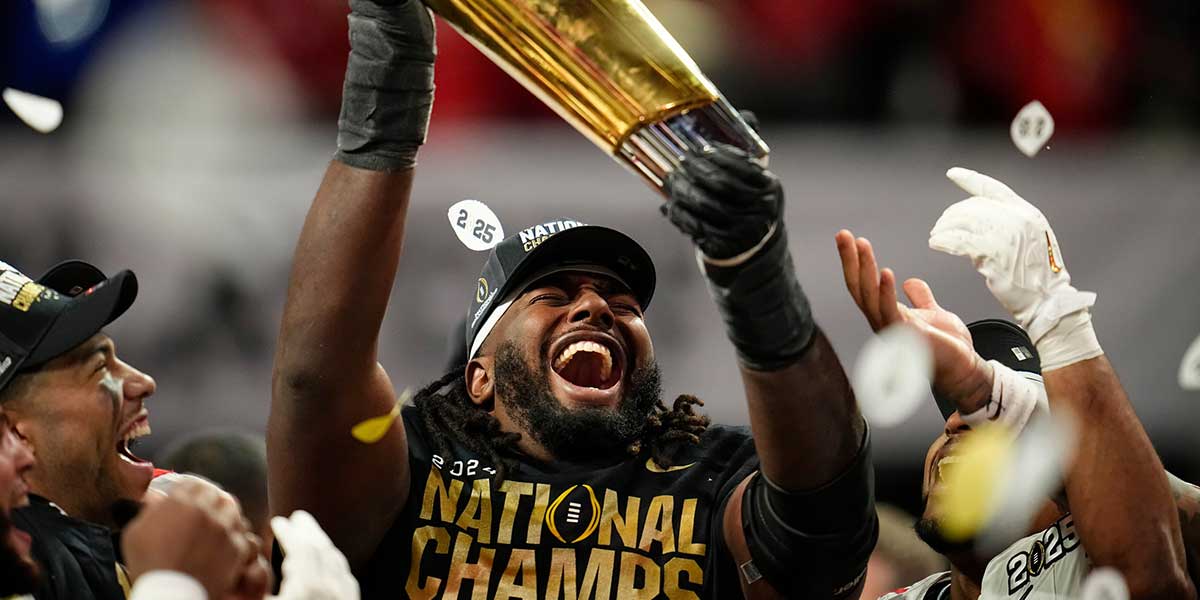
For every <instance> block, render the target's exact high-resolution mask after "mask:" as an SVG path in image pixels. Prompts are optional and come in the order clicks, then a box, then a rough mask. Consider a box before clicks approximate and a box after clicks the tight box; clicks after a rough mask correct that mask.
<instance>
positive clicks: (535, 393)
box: [495, 342, 662, 460]
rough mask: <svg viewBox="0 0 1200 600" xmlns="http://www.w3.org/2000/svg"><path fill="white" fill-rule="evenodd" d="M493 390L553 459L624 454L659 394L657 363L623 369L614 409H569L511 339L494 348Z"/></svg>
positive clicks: (660, 393) (575, 458) (640, 433)
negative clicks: (621, 388)
mask: <svg viewBox="0 0 1200 600" xmlns="http://www.w3.org/2000/svg"><path fill="white" fill-rule="evenodd" d="M495 374H496V390H497V391H498V392H499V394H500V395H501V396H502V397H503V398H504V399H505V403H506V405H507V406H506V408H508V409H509V412H510V413H511V414H512V417H513V419H514V420H515V421H516V422H517V423H518V424H519V425H520V426H521V428H522V429H523V430H525V431H526V432H528V434H529V435H530V436H531V437H533V439H534V440H536V441H537V442H538V443H539V444H541V445H542V447H543V448H545V449H546V450H547V451H548V452H549V453H550V454H552V455H553V456H554V457H555V458H558V459H565V460H587V459H596V458H602V457H604V456H611V455H613V454H617V455H621V456H623V455H624V452H625V450H626V449H627V448H629V447H630V445H631V444H633V443H634V442H635V441H636V440H638V439H639V438H640V437H641V435H642V433H643V432H644V431H645V428H646V417H648V416H649V415H650V413H651V411H653V410H654V407H655V406H656V405H657V404H658V402H659V401H660V400H661V398H662V378H661V375H660V373H659V369H658V364H657V363H651V364H650V365H649V366H644V367H638V368H637V369H635V370H633V371H632V372H630V373H629V376H628V386H627V387H626V390H625V394H624V395H623V396H622V397H621V402H620V404H618V405H617V407H616V408H615V409H614V408H603V407H585V408H575V409H570V408H567V407H565V406H563V405H562V403H561V402H559V401H558V398H556V397H555V396H554V394H552V393H551V392H550V376H549V374H548V373H547V372H546V371H545V370H544V369H543V370H534V369H531V368H530V367H529V363H528V362H526V361H525V360H524V357H523V356H522V355H521V352H520V351H519V350H518V349H517V346H516V344H514V343H512V342H505V343H504V344H503V345H501V346H500V348H499V350H497V352H496V370H495Z"/></svg>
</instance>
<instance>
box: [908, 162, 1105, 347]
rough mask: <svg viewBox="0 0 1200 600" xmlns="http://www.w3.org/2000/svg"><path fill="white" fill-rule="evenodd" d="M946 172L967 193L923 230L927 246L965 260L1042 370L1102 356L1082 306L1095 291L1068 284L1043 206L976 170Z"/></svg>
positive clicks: (1086, 305) (1090, 300) (1091, 299)
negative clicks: (1025, 336) (1022, 334)
mask: <svg viewBox="0 0 1200 600" xmlns="http://www.w3.org/2000/svg"><path fill="white" fill-rule="evenodd" d="M946 177H949V178H950V180H951V181H953V182H954V183H956V184H957V185H958V187H960V188H962V189H963V190H965V191H966V192H967V193H969V194H971V197H970V198H967V199H966V200H963V201H961V202H958V203H955V204H953V205H951V206H950V207H949V208H947V209H946V211H945V212H943V213H942V216H941V218H939V219H938V221H937V223H936V224H935V225H934V226H933V230H932V231H930V232H929V247H930V248H932V249H934V250H937V251H940V252H945V253H947V254H954V255H958V256H965V257H967V258H970V259H971V261H972V262H973V263H974V264H975V269H976V270H977V271H979V273H980V274H981V275H983V277H984V279H985V280H986V281H987V286H988V289H990V290H991V291H992V295H993V296H995V297H996V300H998V301H1000V304H1001V305H1003V306H1004V308H1006V309H1008V311H1009V312H1010V313H1012V315H1013V317H1015V318H1016V320H1017V323H1019V324H1020V325H1021V327H1022V328H1024V329H1025V331H1026V332H1028V333H1029V336H1030V338H1032V339H1033V342H1034V344H1036V345H1037V347H1038V352H1039V353H1040V354H1041V355H1042V367H1043V369H1053V368H1060V367H1063V366H1066V365H1067V364H1071V363H1073V362H1078V361H1079V360H1084V359H1086V358H1094V357H1096V356H1099V355H1100V354H1102V353H1103V351H1102V350H1100V346H1099V342H1097V341H1096V340H1095V333H1094V332H1092V330H1091V317H1090V315H1089V313H1088V310H1087V309H1088V308H1089V307H1091V306H1092V305H1093V304H1095V303H1096V294H1094V293H1092V292H1081V291H1079V290H1077V289H1075V288H1074V287H1073V286H1072V285H1071V275H1070V274H1069V273H1068V272H1067V268H1066V265H1065V261H1064V259H1063V255H1062V250H1060V249H1059V246H1058V239H1057V238H1056V237H1055V235H1054V230H1053V229H1051V228H1050V223H1049V222H1048V221H1047V220H1046V217H1045V215H1043V214H1042V211H1040V210H1038V209H1037V207H1036V206H1034V205H1032V204H1030V203H1029V202H1026V201H1025V200H1024V199H1022V198H1021V197H1020V196H1018V195H1017V194H1016V192H1013V191H1012V190H1011V189H1010V188H1009V187H1008V186H1006V185H1004V184H1003V183H1000V182H999V181H996V180H995V179H992V178H991V177H988V176H987V175H984V174H982V173H977V172H975V171H972V170H970V169H963V168H961V167H954V168H952V169H950V170H949V171H947V172H946ZM1067 317H1070V318H1069V319H1067ZM1064 319H1065V321H1064ZM1060 322H1062V325H1063V327H1059V324H1060ZM1052 332H1053V334H1052ZM1051 334H1052V335H1051ZM1067 338H1069V339H1067Z"/></svg>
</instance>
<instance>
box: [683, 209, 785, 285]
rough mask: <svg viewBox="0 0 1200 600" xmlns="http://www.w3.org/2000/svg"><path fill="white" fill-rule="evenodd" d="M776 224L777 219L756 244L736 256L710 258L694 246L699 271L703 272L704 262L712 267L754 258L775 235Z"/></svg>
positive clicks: (736, 264)
mask: <svg viewBox="0 0 1200 600" xmlns="http://www.w3.org/2000/svg"><path fill="white" fill-rule="evenodd" d="M776 225H778V221H777V222H775V223H771V226H770V227H768V228H767V234H766V235H764V236H763V238H762V239H761V240H758V243H757V244H755V245H754V246H753V247H752V248H750V249H749V250H747V251H745V252H743V253H741V254H739V255H737V256H732V257H730V258H711V257H709V256H706V255H705V254H704V253H703V252H701V251H700V249H699V248H696V259H697V261H696V262H698V263H700V272H701V273H703V272H704V263H708V264H710V265H712V266H714V267H736V266H738V265H740V264H742V263H744V262H746V261H748V260H750V259H751V258H754V255H755V254H758V251H759V250H762V249H763V246H766V245H767V242H769V241H770V240H771V236H772V235H775V227H776Z"/></svg>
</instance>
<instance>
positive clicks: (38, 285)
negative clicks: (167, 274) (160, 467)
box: [0, 261, 268, 600]
mask: <svg viewBox="0 0 1200 600" xmlns="http://www.w3.org/2000/svg"><path fill="white" fill-rule="evenodd" d="M136 295H137V278H136V277H135V276H134V274H133V273H131V272H129V271H122V272H121V273H118V274H117V275H116V276H114V277H112V278H108V277H105V275H104V274H103V273H102V272H100V270H99V269H97V268H96V267H94V266H92V265H89V264H87V263H84V262H80V261H69V262H65V263H62V264H60V265H58V266H56V267H54V268H53V269H51V270H50V271H49V272H48V273H46V274H45V275H44V276H42V278H41V279H39V280H38V281H36V282H35V281H32V280H30V279H29V278H28V277H26V276H25V275H23V274H21V273H20V272H19V271H18V270H16V269H15V268H13V267H12V266H10V265H8V264H6V263H3V262H0V408H2V409H3V411H4V414H5V417H6V419H7V422H8V424H9V426H10V428H11V431H12V432H14V433H15V435H16V436H17V437H18V438H19V439H20V440H21V441H22V443H24V444H28V446H29V448H30V449H32V451H33V455H34V456H36V457H37V464H36V466H34V467H32V468H30V469H29V470H28V471H27V472H25V473H24V477H23V480H24V482H25V484H26V485H27V487H28V491H29V495H28V498H29V502H28V505H27V506H24V507H22V508H19V509H18V510H16V511H14V512H13V515H12V520H13V522H14V523H15V525H16V527H18V528H19V529H21V530H22V531H24V532H27V533H28V534H29V535H30V536H32V538H33V539H32V556H33V558H34V559H36V561H37V564H38V565H40V569H41V571H42V573H43V576H42V577H41V581H40V584H39V586H38V588H37V591H36V593H35V596H36V597H37V598H39V600H51V599H54V598H71V599H77V598H95V599H97V600H108V599H120V598H124V597H125V595H126V593H127V592H128V590H129V587H130V579H129V576H128V573H127V571H126V570H125V568H124V566H123V565H122V564H121V560H120V555H119V552H118V548H117V547H116V546H115V545H114V543H113V532H114V531H115V530H116V528H117V525H118V521H119V519H120V513H121V512H123V511H124V512H128V511H129V508H130V507H131V506H135V505H136V503H138V502H140V501H141V500H142V498H143V496H144V495H145V493H146V489H147V486H148V485H149V483H150V480H151V478H152V477H153V476H154V466H153V465H151V464H150V463H148V462H145V461H142V460H140V459H138V458H137V457H136V456H134V455H133V454H132V453H131V452H130V451H129V443H130V442H131V441H132V440H134V439H136V438H138V437H140V436H143V435H146V434H148V433H149V432H150V425H149V419H148V411H147V410H146V407H145V402H146V399H147V398H148V397H149V396H150V395H151V394H153V393H154V389H155V383H154V380H153V379H151V378H150V377H149V376H147V375H146V374H144V373H142V372H140V371H138V370H137V369H134V368H133V367H131V366H130V365H128V364H127V363H125V362H122V361H121V360H120V359H119V358H117V355H116V350H115V346H114V344H113V341H112V339H110V338H109V337H108V336H107V335H105V334H104V333H102V332H101V329H102V328H103V327H105V326H106V325H108V324H109V323H111V322H112V321H114V320H116V319H117V318H118V317H119V316H121V314H122V313H124V312H125V310H126V309H128V308H129V306H130V305H131V304H132V303H133V301H134V298H135V297H136ZM239 524H240V521H239ZM245 533H246V532H245V531H244V530H243V531H242V534H243V535H244V534H245ZM18 537H20V536H18ZM256 544H257V542H256V541H255V540H253V539H250V540H249V541H248V542H247V545H249V546H255V545H256ZM242 566H243V570H242V573H241V575H240V581H241V582H242V583H243V584H244V591H246V592H248V593H253V592H255V591H256V590H258V593H259V594H260V595H261V590H259V588H261V587H262V586H263V585H264V582H265V581H266V580H267V577H266V575H267V574H268V571H267V569H266V568H265V567H264V566H263V565H262V564H260V563H259V562H256V561H253V560H250V561H248V562H246V563H245V564H244V565H242Z"/></svg>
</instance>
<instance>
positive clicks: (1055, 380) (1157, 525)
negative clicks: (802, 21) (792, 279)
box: [837, 169, 1196, 600]
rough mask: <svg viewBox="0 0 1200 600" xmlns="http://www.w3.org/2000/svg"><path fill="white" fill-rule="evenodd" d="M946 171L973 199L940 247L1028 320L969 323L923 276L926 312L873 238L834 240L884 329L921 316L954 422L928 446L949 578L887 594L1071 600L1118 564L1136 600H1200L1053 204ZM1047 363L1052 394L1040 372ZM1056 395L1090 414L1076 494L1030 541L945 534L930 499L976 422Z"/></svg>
mask: <svg viewBox="0 0 1200 600" xmlns="http://www.w3.org/2000/svg"><path fill="white" fill-rule="evenodd" d="M948 175H949V176H950V177H951V179H953V180H954V181H955V182H956V183H958V184H959V185H960V186H961V187H962V188H963V189H965V190H966V191H967V192H969V193H971V194H972V198H970V199H968V200H964V201H963V202H960V203H958V204H956V205H954V206H952V207H950V208H949V209H947V211H946V212H945V214H944V215H943V216H942V218H941V219H940V220H939V221H938V223H937V225H936V226H935V227H934V229H933V231H932V232H931V238H930V246H931V247H933V248H934V249H937V250H941V251H944V252H949V253H952V254H958V255H964V256H968V257H970V258H971V259H972V261H973V262H974V264H975V265H976V268H977V269H978V270H979V271H980V273H981V274H983V275H984V277H985V279H986V281H987V284H988V287H989V289H990V290H991V291H992V293H993V294H994V295H995V296H996V298H997V300H999V301H1000V303H1001V304H1002V305H1004V307H1005V308H1006V309H1008V310H1009V311H1010V312H1011V313H1012V314H1013V315H1014V316H1015V317H1016V318H1017V320H1018V321H1019V322H1020V326H1019V327H1018V326H1017V325H1015V324H1011V323H1006V322H1001V321H984V322H980V323H976V324H972V326H971V328H967V327H966V326H964V325H963V323H962V321H961V320H960V319H959V318H958V317H957V316H956V315H954V314H953V313H951V312H949V311H947V310H945V309H944V308H942V307H940V306H938V304H937V302H936V300H935V299H934V296H933V293H932V291H931V290H930V289H929V286H928V285H927V284H926V283H925V282H924V281H921V280H919V279H909V280H907V281H905V282H904V291H905V294H906V295H907V296H908V299H909V301H910V302H911V303H912V305H913V307H912V308H909V307H907V306H905V305H903V304H900V303H899V302H897V300H896V289H895V286H896V280H895V275H894V274H893V273H892V271H891V270H889V269H883V270H882V271H880V270H878V268H877V266H876V260H875V256H874V253H873V251H872V248H871V245H870V242H869V241H867V240H866V239H863V238H858V239H855V238H854V237H853V235H852V234H851V233H850V232H848V231H841V232H839V233H838V235H837V246H838V251H839V254H840V255H841V259H842V268H843V272H844V275H845V281H846V286H847V288H848V290H849V291H850V295H851V296H852V297H853V298H854V300H855V303H856V304H858V306H859V308H860V309H861V310H862V312H863V315H864V316H865V317H866V318H867V320H868V322H869V323H870V324H871V327H872V329H874V330H876V331H878V330H880V329H882V328H884V327H887V326H889V325H891V324H894V323H908V324H909V325H911V326H913V327H915V328H916V329H917V330H918V331H920V332H922V333H923V334H924V336H925V337H926V339H927V340H929V342H930V344H931V346H932V349H933V354H934V362H935V368H934V380H933V385H934V390H935V395H936V396H937V397H938V398H939V403H940V404H942V405H943V411H944V414H947V415H948V419H947V422H946V427H945V431H944V432H943V434H942V435H941V436H939V437H938V439H937V440H935V441H934V443H933V444H932V445H931V446H930V449H929V452H928V453H927V455H926V459H925V471H924V480H923V485H922V489H923V495H924V497H925V500H926V509H925V514H923V515H922V519H921V521H920V522H919V523H918V528H917V531H918V533H919V534H921V535H922V538H923V539H925V540H926V542H927V543H929V544H930V545H931V546H932V547H933V548H934V549H936V550H938V551H939V552H941V553H943V554H944V555H946V557H947V558H948V559H949V560H950V562H951V565H952V568H951V571H950V572H949V573H937V574H934V575H931V576H930V577H928V578H926V579H924V580H922V581H920V582H918V583H916V584H914V585H913V586H911V587H909V588H907V589H905V590H902V591H900V592H898V593H896V594H894V595H889V596H885V597H886V598H912V599H929V600H933V599H940V598H952V599H955V600H961V599H964V598H966V599H975V598H985V599H991V598H1008V597H1014V598H1031V597H1063V598H1073V597H1077V596H1078V594H1079V591H1080V590H1079V587H1080V585H1081V583H1082V581H1083V578H1084V576H1086V574H1087V573H1088V572H1089V571H1090V570H1091V568H1092V567H1093V566H1108V567H1113V568H1115V569H1117V570H1118V571H1119V572H1120V573H1121V574H1122V575H1123V577H1124V579H1125V582H1126V584H1127V586H1128V588H1129V591H1130V595H1131V597H1132V598H1136V599H1142V598H1180V599H1184V598H1194V597H1195V593H1196V592H1195V589H1194V587H1193V585H1192V584H1191V582H1190V581H1189V579H1188V577H1187V565H1186V558H1185V556H1186V552H1185V547H1184V543H1183V537H1182V536H1181V533H1180V520H1179V515H1178V514H1177V510H1178V509H1177V506H1176V502H1173V501H1172V493H1171V487H1170V485H1169V483H1168V478H1167V475H1166V473H1165V471H1164V470H1163V467H1162V464H1161V462H1160V461H1159V459H1158V456H1157V455H1156V454H1155V453H1154V449H1153V447H1152V446H1151V444H1150V441H1149V439H1148V438H1147V436H1146V434H1145V431H1143V429H1142V427H1141V424H1140V422H1139V421H1138V420H1137V417H1136V415H1135V414H1134V413H1133V409H1132V407H1131V406H1130V404H1129V400H1128V398H1127V397H1126V396H1125V392H1124V389H1123V388H1122V387H1121V384H1120V382H1119V381H1118V380H1117V377H1116V374H1115V373H1114V372H1113V370H1112V366H1111V365H1110V364H1109V362H1108V359H1107V358H1106V357H1105V356H1104V354H1103V351H1102V350H1101V348H1100V345H1099V342H1098V341H1097V339H1096V336H1095V333H1094V331H1093V329H1092V325H1091V316H1090V312H1089V307H1090V306H1091V305H1092V303H1093V302H1094V301H1095V295H1094V294H1091V293H1086V292H1079V291H1078V290H1076V289H1075V288H1074V287H1072V286H1071V285H1070V276H1069V275H1068V273H1067V271H1066V268H1065V263H1064V260H1063V257H1062V253H1061V251H1060V250H1059V247H1058V243H1057V240H1056V238H1055V236H1054V232H1053V231H1052V230H1051V229H1050V226H1049V223H1048V222H1047V221H1046V219H1045V217H1044V216H1042V214H1041V212H1040V211H1038V210H1037V209H1036V208H1035V207H1033V206H1032V205H1030V204H1029V203H1028V202H1025V201H1024V200H1023V199H1021V198H1020V197H1018V196H1017V195H1016V194H1015V193H1013V192H1012V190H1010V189H1009V188H1008V187H1007V186H1004V185H1003V184H1001V183H1000V182H998V181H995V180H993V179H991V178H989V177H986V176H984V175H980V174H978V173H975V172H973V171H968V170H965V169H952V170H951V171H950V173H948ZM1025 331H1030V332H1032V336H1031V337H1032V339H1031V337H1030V336H1027V335H1026V334H1025ZM1039 368H1040V371H1041V373H1042V376H1043V377H1044V382H1045V383H1044V387H1043V386H1042V384H1041V383H1040V382H1039V381H1038V380H1037V378H1035V377H1031V376H1029V375H1030V374H1033V373H1034V372H1035V371H1037V370H1039ZM1046 398H1048V404H1049V409H1050V410H1057V411H1060V412H1062V413H1063V414H1066V415H1082V416H1083V422H1082V423H1079V427H1078V429H1079V439H1078V440H1077V447H1076V451H1075V454H1074V460H1073V462H1072V463H1071V464H1070V466H1069V468H1068V470H1067V472H1066V474H1065V477H1064V481H1063V487H1064V498H1063V499H1062V500H1061V501H1060V502H1059V503H1056V502H1054V501H1053V499H1050V498H1048V499H1047V500H1046V502H1045V505H1044V506H1043V509H1042V511H1041V513H1040V514H1039V516H1038V518H1036V519H1035V522H1034V523H1033V524H1032V526H1031V529H1030V531H1029V533H1030V534H1031V535H1029V536H1028V537H1025V538H1023V539H1021V540H1017V541H1016V542H1015V543H1013V544H1012V545H1011V546H1009V547H1008V548H1007V549H1005V550H1003V551H1002V552H1001V553H1000V554H998V555H995V556H981V555H980V553H981V551H980V550H979V549H978V548H977V547H976V546H974V545H973V544H970V543H966V544H950V543H948V542H947V541H946V540H945V539H944V538H942V537H941V536H940V534H939V530H938V519H939V515H937V514H933V513H932V512H931V510H930V506H929V503H928V499H929V497H930V496H931V495H936V494H938V493H939V486H940V485H941V476H940V472H941V470H940V466H941V465H942V463H943V461H945V460H946V458H947V457H948V456H953V452H954V450H953V449H954V447H955V445H956V444H957V443H958V442H959V441H960V440H961V439H963V438H964V436H968V435H970V434H971V428H972V426H979V425H981V424H982V423H986V422H992V423H999V424H1002V425H1004V426H1007V427H1009V428H1011V429H1012V430H1013V431H1015V432H1020V431H1021V429H1022V428H1023V427H1024V425H1025V424H1026V423H1027V422H1028V420H1029V419H1030V417H1031V415H1032V414H1033V413H1034V412H1035V411H1036V410H1037V406H1038V404H1039V399H1043V400H1042V401H1044V399H1046Z"/></svg>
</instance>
